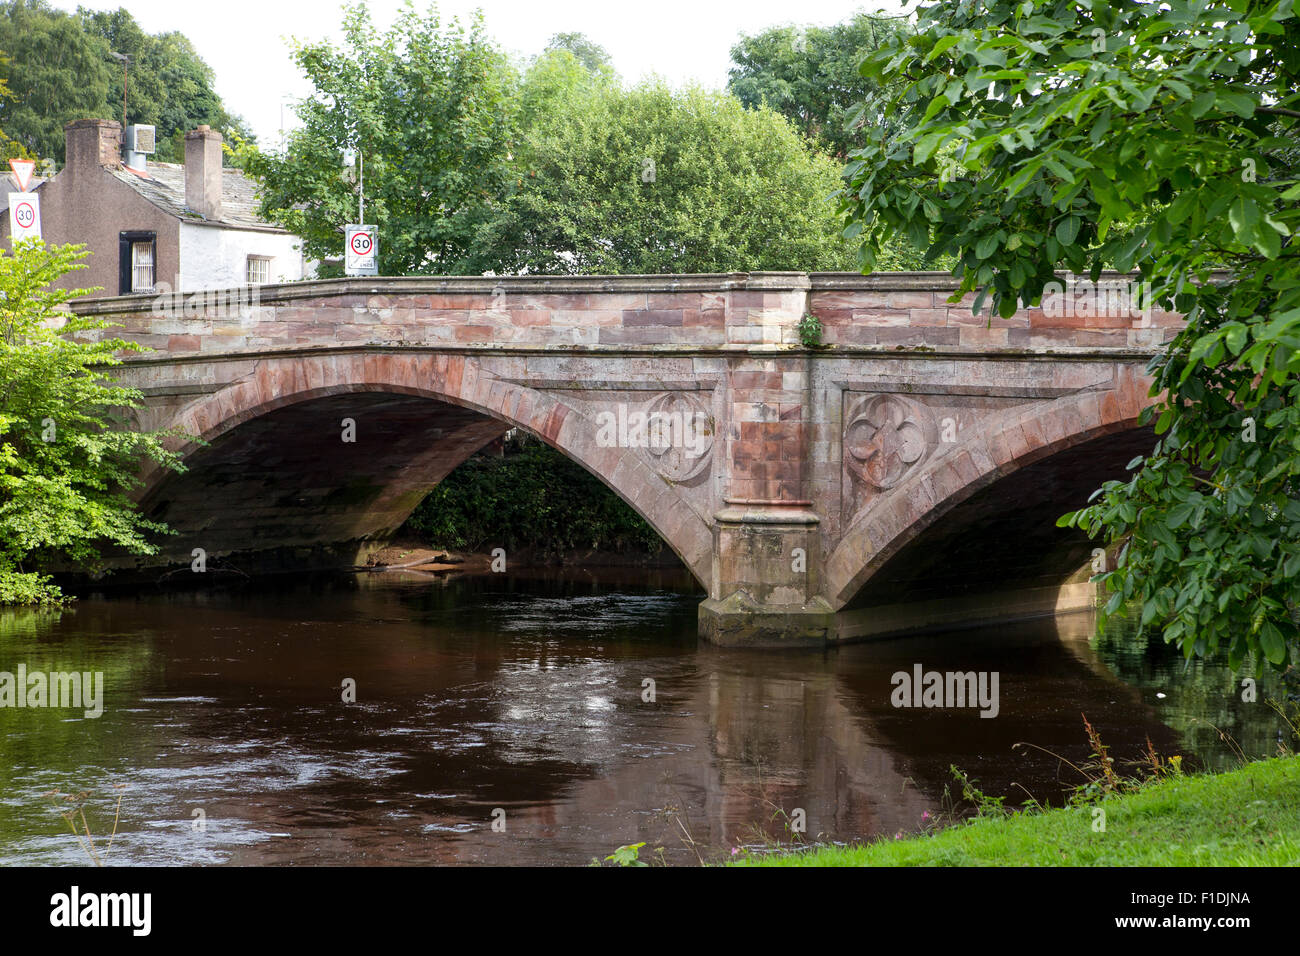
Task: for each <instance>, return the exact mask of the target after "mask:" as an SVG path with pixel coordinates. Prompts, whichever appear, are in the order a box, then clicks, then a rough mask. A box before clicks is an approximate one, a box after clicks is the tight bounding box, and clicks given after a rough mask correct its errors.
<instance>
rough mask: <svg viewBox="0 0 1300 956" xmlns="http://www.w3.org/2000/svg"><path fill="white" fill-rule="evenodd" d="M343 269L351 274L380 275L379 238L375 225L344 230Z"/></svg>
mask: <svg viewBox="0 0 1300 956" xmlns="http://www.w3.org/2000/svg"><path fill="white" fill-rule="evenodd" d="M344 235H345V240H344V247H343V271H344V272H345V273H347V274H348V275H350V276H377V275H379V239H378V236H377V232H376V229H375V227H374V226H348V227H347V228H346V229H345V230H344Z"/></svg>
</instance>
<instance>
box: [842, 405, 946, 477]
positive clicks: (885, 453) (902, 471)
mask: <svg viewBox="0 0 1300 956" xmlns="http://www.w3.org/2000/svg"><path fill="white" fill-rule="evenodd" d="M925 445H926V442H925V429H924V427H923V425H922V424H921V422H919V421H917V416H916V413H915V412H914V411H913V409H912V408H911V406H910V404H909V403H907V402H905V401H903V400H902V399H900V398H897V397H895V396H893V395H878V396H876V397H875V398H872V399H870V400H868V401H867V402H865V403H864V404H863V405H861V406H860V407H859V410H858V414H857V415H855V416H854V417H853V419H852V420H851V421H850V422H849V426H848V428H846V429H845V432H844V446H845V450H846V451H848V455H847V456H846V457H845V461H846V462H847V463H848V466H849V468H850V469H851V470H852V471H853V473H854V474H855V475H857V476H858V477H859V478H861V479H862V480H863V481H865V482H867V483H868V484H869V485H871V486H872V487H874V488H877V489H879V490H881V491H883V490H885V489H886V488H892V487H893V486H894V485H896V484H898V483H899V482H900V481H902V480H903V478H905V477H906V476H907V474H908V472H910V471H911V470H912V468H913V467H915V465H916V464H917V462H919V461H920V460H921V459H922V457H924V455H925Z"/></svg>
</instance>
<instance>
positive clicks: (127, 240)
mask: <svg viewBox="0 0 1300 956" xmlns="http://www.w3.org/2000/svg"><path fill="white" fill-rule="evenodd" d="M157 269H158V234H157V233H153V232H122V233H118V269H117V275H118V294H119V295H132V294H133V293H141V292H153V291H154V286H155V283H156V280H157Z"/></svg>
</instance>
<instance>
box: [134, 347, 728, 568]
mask: <svg viewBox="0 0 1300 956" xmlns="http://www.w3.org/2000/svg"><path fill="white" fill-rule="evenodd" d="M386 397H392V400H387V399H386ZM402 400H405V401H406V403H407V404H406V405H405V406H404V405H402ZM349 402H357V403H359V404H360V405H361V406H362V407H364V408H369V409H375V408H382V409H383V411H384V413H385V414H387V415H389V416H390V417H391V416H392V415H393V413H394V412H396V413H398V414H400V415H401V416H402V417H404V418H405V419H406V420H410V419H411V416H412V415H413V414H415V413H416V410H417V409H418V408H420V407H424V408H425V409H426V410H427V411H428V412H429V413H431V414H432V415H433V417H434V418H436V414H434V413H436V412H437V410H438V409H441V410H442V411H441V414H442V415H443V416H444V419H443V421H444V422H446V423H447V424H448V427H449V428H451V429H452V430H453V432H454V434H453V435H452V436H451V438H448V436H446V435H444V434H442V432H443V431H445V430H446V429H441V430H439V437H440V439H444V440H443V441H442V443H441V444H438V443H437V442H435V443H434V444H433V445H431V446H429V447H428V448H424V449H418V448H414V447H413V446H414V444H418V442H411V443H408V444H407V445H406V446H404V448H405V453H406V454H407V458H406V464H405V466H404V467H405V469H406V470H407V471H408V472H418V471H420V470H421V469H423V470H424V472H425V474H427V475H429V476H430V480H426V481H423V482H421V481H419V480H417V478H415V477H413V480H412V482H411V487H402V488H400V489H397V491H396V492H394V493H393V494H391V495H389V496H388V497H387V499H386V500H385V501H384V504H383V507H384V508H385V509H386V511H387V517H386V518H385V520H383V521H380V522H379V523H378V524H377V525H375V526H374V527H362V526H356V527H354V528H353V529H352V530H354V531H356V532H357V533H358V535H359V536H363V537H364V536H365V535H367V534H374V533H380V534H382V533H383V532H386V531H392V530H396V526H397V525H400V523H401V520H405V517H406V516H407V515H409V514H410V512H411V511H412V510H414V507H415V506H416V505H417V504H418V503H419V500H421V499H422V498H423V495H424V494H425V493H427V491H428V490H430V489H431V488H432V487H434V486H435V485H436V484H437V481H439V480H441V478H442V477H444V476H445V475H446V474H447V473H449V472H450V471H451V470H452V469H454V468H455V467H456V466H457V465H459V464H460V463H461V462H462V461H464V460H465V459H466V458H468V457H469V456H470V455H472V454H473V453H474V452H475V451H477V450H478V449H479V448H481V447H482V446H483V445H485V444H487V443H488V442H490V441H491V440H492V439H493V438H495V437H497V436H498V435H500V434H501V433H503V432H504V431H505V430H506V428H508V427H517V428H521V429H524V430H525V431H527V432H529V433H530V434H533V435H535V436H537V437H538V438H540V439H541V440H542V441H544V442H546V443H547V444H548V445H550V446H551V447H553V448H555V449H557V450H558V451H560V452H561V453H562V454H564V455H566V456H567V457H569V458H571V459H572V460H574V461H575V462H577V463H578V464H579V465H581V466H582V467H583V468H585V469H586V470H587V471H589V472H591V473H592V474H593V475H595V476H596V477H597V478H599V479H600V480H601V481H602V482H603V483H604V484H606V485H607V486H608V487H609V488H610V489H611V490H613V491H614V493H615V494H617V495H618V496H619V497H620V498H621V499H622V500H623V501H625V502H626V503H627V504H628V505H629V506H631V507H632V508H633V509H634V510H635V511H636V512H637V513H638V514H639V515H641V517H643V518H644V519H645V520H646V521H647V522H648V523H649V524H650V525H651V526H652V527H654V528H655V530H656V531H657V532H658V533H659V535H660V536H661V537H662V538H663V540H664V542H665V543H666V544H668V546H669V547H670V548H672V550H673V551H674V552H675V553H676V554H677V555H678V557H679V558H681V560H682V562H683V563H684V564H685V565H686V566H687V567H688V568H689V569H690V570H691V572H692V573H693V574H694V575H695V577H696V578H697V579H698V580H700V581H701V582H702V583H704V584H706V585H707V581H708V577H707V575H708V572H709V562H710V554H711V547H712V534H711V531H710V529H709V527H708V525H707V524H706V522H705V520H704V518H703V517H701V516H700V515H699V514H698V513H697V512H696V510H695V509H694V508H692V507H691V506H690V505H689V504H688V503H687V502H686V501H684V500H682V499H681V498H680V497H679V496H678V495H677V494H675V489H674V487H673V484H672V483H671V482H668V481H666V480H665V479H664V478H663V477H661V476H660V475H659V474H658V473H657V472H656V471H655V470H654V469H653V468H652V467H650V465H649V463H648V462H647V460H646V458H645V457H644V455H643V454H642V452H641V450H639V449H636V448H626V447H602V446H601V445H600V444H599V443H598V440H597V436H598V434H599V429H598V426H597V423H596V422H594V421H593V420H591V418H590V417H588V416H587V415H586V414H585V413H584V411H583V410H582V409H581V408H579V407H578V406H577V405H576V404H570V403H568V402H566V401H565V400H564V399H563V397H560V396H557V395H556V394H554V393H551V392H549V391H547V390H544V389H537V388H532V387H528V386H526V385H523V384H520V383H519V382H514V381H510V380H508V379H505V378H503V377H500V376H499V375H497V374H492V373H488V372H487V371H485V370H484V369H483V367H482V364H481V362H480V361H479V360H478V359H477V358H476V357H475V356H472V355H469V356H458V355H447V354H440V355H433V354H420V353H415V354H412V353H409V352H407V353H403V354H384V353H376V352H371V351H358V352H347V353H339V352H332V353H329V354H315V355H293V354H289V355H281V356H275V357H267V358H259V359H258V360H256V361H255V362H250V363H249V369H248V372H247V374H244V375H242V376H240V377H238V378H237V379H235V380H234V381H232V382H231V383H229V384H227V385H225V386H224V387H221V388H219V389H217V390H215V391H213V392H211V393H209V394H205V395H203V396H201V397H199V398H197V399H195V400H193V401H190V402H189V403H187V404H185V405H183V406H180V407H179V408H175V409H174V410H173V411H172V412H171V414H170V416H169V417H167V418H166V419H165V420H161V421H157V422H154V423H153V424H155V425H158V426H162V427H174V428H176V429H177V430H178V431H180V432H183V433H185V434H187V435H193V436H197V437H198V438H199V439H201V441H199V442H195V441H192V440H191V441H186V442H183V443H180V444H179V447H178V450H179V451H180V452H181V453H182V454H183V455H184V456H185V458H186V461H187V463H189V462H195V463H198V464H200V465H201V464H202V461H203V456H204V454H205V453H206V452H208V451H209V450H210V449H212V448H217V447H220V446H221V445H222V444H223V443H224V442H228V441H229V440H230V439H232V438H233V437H234V436H236V435H237V434H238V433H239V431H240V429H241V428H244V427H246V426H249V425H252V424H254V423H257V422H259V421H262V422H265V421H268V420H271V419H274V418H275V416H277V415H281V416H284V415H287V414H289V413H291V412H292V411H293V410H299V411H307V410H314V411H317V412H319V413H320V415H325V416H328V415H332V414H333V413H335V412H339V411H341V410H344V409H346V408H347V407H348V403H349ZM448 409H451V410H455V411H454V413H453V412H449V411H448ZM321 421H322V424H324V422H325V419H324V418H322V419H321ZM390 424H391V423H390ZM436 424H437V422H436V421H431V422H430V425H429V427H430V428H433V427H434V425H436ZM329 425H330V427H329V429H328V431H326V430H325V429H324V428H322V430H321V431H320V433H319V435H317V436H316V438H317V439H318V441H319V454H320V455H322V456H325V455H332V454H334V455H336V454H338V453H339V450H340V449H341V448H344V449H345V448H346V447H347V446H345V445H342V444H341V438H340V430H339V427H338V426H339V420H338V419H333V420H332V421H330V422H329ZM365 429H366V424H365V422H364V421H358V429H357V431H358V439H359V441H358V445H361V443H362V442H364V440H365V435H366V431H365ZM390 431H391V429H390ZM405 437H407V438H410V437H413V436H405ZM260 447H261V449H262V450H263V451H266V449H267V447H268V444H267V442H266V441H263V442H262V443H261V445H260ZM376 453H378V450H377V452H376ZM322 461H324V459H322ZM187 474H190V473H187ZM184 478H185V476H176V475H172V474H170V473H168V472H166V471H165V470H163V469H160V468H158V467H157V466H154V467H152V468H151V469H150V470H149V471H148V472H146V473H145V475H144V480H145V487H144V489H143V491H142V492H141V494H140V500H141V505H142V507H143V508H144V510H145V512H146V513H152V512H151V508H157V506H158V502H159V501H160V500H161V499H162V498H163V497H165V495H166V494H167V490H168V488H169V487H174V486H175V484H176V483H177V481H178V480H180V479H184ZM201 478H202V476H201V475H194V477H193V478H191V479H190V480H191V481H199V480H201ZM399 513H400V515H401V520H397V521H396V524H394V521H395V520H396V519H395V518H394V517H393V516H394V515H396V514H399ZM164 520H165V516H164ZM372 523H373V522H372ZM187 544H188V542H185V541H181V542H178V545H179V547H176V548H173V550H176V552H177V555H178V556H179V555H181V554H182V553H183V554H186V555H187V554H188V550H187V549H186V546H187ZM186 560H188V558H186Z"/></svg>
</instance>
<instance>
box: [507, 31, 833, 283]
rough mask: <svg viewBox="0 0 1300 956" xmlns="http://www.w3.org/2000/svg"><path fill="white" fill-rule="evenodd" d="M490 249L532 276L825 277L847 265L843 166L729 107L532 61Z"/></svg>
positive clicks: (563, 58) (752, 114)
mask: <svg viewBox="0 0 1300 956" xmlns="http://www.w3.org/2000/svg"><path fill="white" fill-rule="evenodd" d="M522 98H523V102H524V103H525V117H526V119H527V120H528V123H529V125H528V128H527V129H526V130H525V131H524V133H523V135H522V137H521V141H520V144H519V148H518V153H519V162H520V171H519V181H518V184H517V189H516V192H515V194H514V195H513V196H512V198H511V199H510V201H509V206H508V215H507V217H506V218H505V219H503V220H502V229H504V230H505V231H504V232H503V233H502V234H501V235H500V237H499V241H498V245H499V246H500V247H501V248H502V250H503V255H507V256H510V258H509V259H508V260H507V262H506V265H507V268H508V269H509V270H510V271H527V272H533V273H664V272H729V271H737V270H739V271H748V270H764V269H808V270H827V269H836V268H843V267H844V266H845V265H846V264H848V263H849V262H851V261H852V260H851V255H850V250H849V248H848V247H847V246H846V244H845V243H844V241H843V240H842V239H841V238H840V236H839V234H838V233H839V229H838V226H837V224H836V219H835V210H834V207H833V205H832V204H831V202H830V201H829V200H830V197H831V195H832V194H833V193H834V192H835V189H836V185H837V173H838V167H837V166H836V165H835V164H834V163H832V162H831V161H830V160H829V159H828V158H826V157H823V156H820V155H817V154H815V153H812V152H811V151H810V150H808V148H807V147H806V145H805V144H804V142H803V141H802V139H801V137H800V136H799V135H798V133H797V132H795V130H794V129H792V128H791V126H790V125H789V123H788V122H787V121H786V120H785V118H784V117H782V116H779V115H778V114H776V113H774V112H772V111H771V110H768V109H758V110H746V109H744V108H743V107H742V106H741V105H740V103H739V102H738V101H737V100H736V99H734V98H733V97H731V96H728V95H726V94H723V93H712V92H708V91H705V90H701V89H694V88H692V89H687V90H683V91H674V90H672V89H670V88H668V87H667V86H665V85H664V84H663V83H661V82H658V81H650V82H646V83H642V84H640V85H638V86H635V87H632V88H631V89H624V88H622V87H621V86H620V85H619V83H618V82H617V81H616V80H615V79H613V78H612V77H610V76H608V75H604V74H591V73H589V72H587V71H586V70H584V69H583V68H582V67H581V66H580V65H579V64H578V63H577V61H576V60H575V59H574V58H573V57H572V55H571V54H569V53H568V52H567V51H555V52H552V53H549V54H546V55H544V56H543V57H541V58H539V60H538V61H537V63H535V64H534V66H533V68H532V69H531V70H530V72H529V75H528V77H527V79H526V81H525V83H524V90H523V94H522Z"/></svg>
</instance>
